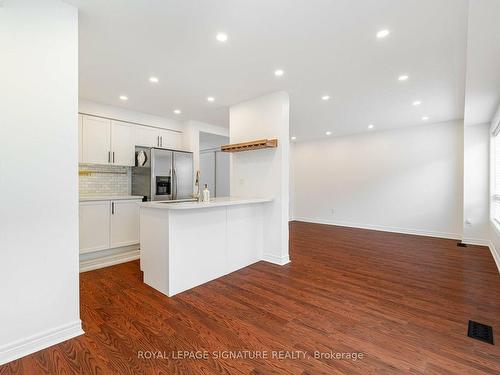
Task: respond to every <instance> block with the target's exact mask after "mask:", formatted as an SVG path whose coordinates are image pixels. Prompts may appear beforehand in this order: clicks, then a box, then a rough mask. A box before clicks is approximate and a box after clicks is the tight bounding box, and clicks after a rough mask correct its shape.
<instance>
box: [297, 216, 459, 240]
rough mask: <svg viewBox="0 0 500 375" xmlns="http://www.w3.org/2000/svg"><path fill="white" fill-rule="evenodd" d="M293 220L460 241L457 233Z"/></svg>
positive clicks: (302, 218)
mask: <svg viewBox="0 0 500 375" xmlns="http://www.w3.org/2000/svg"><path fill="white" fill-rule="evenodd" d="M293 220H294V221H304V222H306V223H314V224H326V225H338V226H341V227H350V228H359V229H370V230H379V231H382V232H392V233H402V234H413V235H416V236H426V237H439V238H447V239H452V240H461V239H462V235H461V234H458V233H447V232H436V231H428V230H420V229H408V228H399V227H386V226H382V225H372V224H359V223H350V222H343V221H328V220H321V219H314V218H309V217H294V218H293Z"/></svg>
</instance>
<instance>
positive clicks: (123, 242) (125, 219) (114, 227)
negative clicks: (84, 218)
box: [110, 201, 140, 247]
mask: <svg viewBox="0 0 500 375" xmlns="http://www.w3.org/2000/svg"><path fill="white" fill-rule="evenodd" d="M139 203H140V201H113V202H111V206H112V207H111V231H110V247H120V246H128V245H133V244H136V243H139Z"/></svg>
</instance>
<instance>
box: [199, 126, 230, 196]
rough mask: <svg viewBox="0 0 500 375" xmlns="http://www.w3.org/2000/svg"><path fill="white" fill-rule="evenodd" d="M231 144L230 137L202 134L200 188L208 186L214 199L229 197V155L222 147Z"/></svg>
mask: <svg viewBox="0 0 500 375" xmlns="http://www.w3.org/2000/svg"><path fill="white" fill-rule="evenodd" d="M228 143H229V137H225V136H222V135H217V134H212V133H205V132H200V188H201V189H203V187H204V186H205V184H207V186H208V189H209V190H210V195H211V196H213V197H228V196H229V195H230V191H229V154H228V153H226V152H221V150H220V147H221V146H222V145H225V144H228Z"/></svg>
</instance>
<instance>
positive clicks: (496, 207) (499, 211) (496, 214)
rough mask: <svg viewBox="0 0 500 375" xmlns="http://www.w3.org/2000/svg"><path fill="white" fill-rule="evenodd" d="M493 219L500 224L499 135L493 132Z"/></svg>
mask: <svg viewBox="0 0 500 375" xmlns="http://www.w3.org/2000/svg"><path fill="white" fill-rule="evenodd" d="M492 148H493V150H492V151H493V197H492V205H493V209H492V215H493V219H494V220H495V221H497V222H498V223H499V224H500V135H499V134H498V132H494V133H493V144H492Z"/></svg>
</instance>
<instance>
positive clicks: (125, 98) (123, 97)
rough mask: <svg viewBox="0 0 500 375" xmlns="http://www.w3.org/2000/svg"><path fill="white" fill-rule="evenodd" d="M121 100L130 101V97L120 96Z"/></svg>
mask: <svg viewBox="0 0 500 375" xmlns="http://www.w3.org/2000/svg"><path fill="white" fill-rule="evenodd" d="M120 100H123V101H126V100H128V96H126V95H120Z"/></svg>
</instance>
